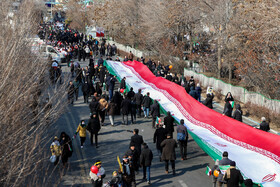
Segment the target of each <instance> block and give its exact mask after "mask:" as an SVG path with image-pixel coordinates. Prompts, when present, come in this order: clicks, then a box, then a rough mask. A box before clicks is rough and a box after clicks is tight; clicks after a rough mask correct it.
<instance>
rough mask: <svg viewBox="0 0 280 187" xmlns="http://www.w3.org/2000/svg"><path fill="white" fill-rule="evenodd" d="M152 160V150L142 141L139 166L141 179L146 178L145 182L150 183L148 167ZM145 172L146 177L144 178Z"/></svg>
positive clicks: (149, 167)
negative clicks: (141, 168)
mask: <svg viewBox="0 0 280 187" xmlns="http://www.w3.org/2000/svg"><path fill="white" fill-rule="evenodd" d="M152 160H153V152H152V151H151V150H150V149H149V147H148V145H147V144H146V143H143V150H142V153H141V155H140V166H143V179H144V180H147V183H148V184H150V183H151V180H150V176H151V175H150V169H151V165H152ZM146 174H147V178H146Z"/></svg>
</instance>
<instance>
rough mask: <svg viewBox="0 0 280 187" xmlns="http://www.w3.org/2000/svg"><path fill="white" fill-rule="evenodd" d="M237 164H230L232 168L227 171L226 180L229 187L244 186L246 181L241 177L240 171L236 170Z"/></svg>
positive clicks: (232, 162)
mask: <svg viewBox="0 0 280 187" xmlns="http://www.w3.org/2000/svg"><path fill="white" fill-rule="evenodd" d="M235 167H236V163H235V162H234V161H231V162H230V168H228V169H227V170H226V173H225V176H224V179H225V181H226V183H227V187H237V186H239V184H242V183H243V181H244V179H243V176H242V175H241V172H240V170H238V169H236V168H235Z"/></svg>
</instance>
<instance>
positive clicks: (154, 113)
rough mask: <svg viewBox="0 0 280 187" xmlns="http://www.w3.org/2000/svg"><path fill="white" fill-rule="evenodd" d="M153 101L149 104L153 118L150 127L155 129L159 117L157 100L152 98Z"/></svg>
mask: <svg viewBox="0 0 280 187" xmlns="http://www.w3.org/2000/svg"><path fill="white" fill-rule="evenodd" d="M154 101H155V102H154V104H152V106H151V116H152V118H153V121H152V128H154V129H155V128H156V127H155V124H156V120H157V117H160V107H159V104H158V101H157V100H154Z"/></svg>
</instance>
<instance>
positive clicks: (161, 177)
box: [48, 61, 213, 187]
mask: <svg viewBox="0 0 280 187" xmlns="http://www.w3.org/2000/svg"><path fill="white" fill-rule="evenodd" d="M87 64H88V61H86V62H81V66H82V67H84V66H86V65H87ZM63 71H64V72H65V71H69V69H68V68H67V67H64V68H63ZM88 118H89V107H88V104H85V103H83V97H82V93H81V92H80V96H79V98H78V101H76V102H75V103H74V105H73V106H69V108H68V109H67V111H66V112H65V114H64V115H62V116H61V118H60V119H59V120H58V121H57V122H56V124H55V125H54V127H53V128H52V129H51V130H50V132H48V133H50V134H55V135H59V134H60V132H62V131H65V132H66V133H67V134H69V135H71V136H72V135H73V134H74V132H75V130H76V128H77V126H78V124H79V122H80V120H82V119H85V120H88ZM115 121H116V126H115V127H112V126H111V125H109V119H108V117H107V116H106V119H105V126H102V128H101V130H100V134H99V142H100V143H99V146H100V147H99V148H95V146H91V145H90V141H89V134H87V139H86V143H85V146H84V148H83V149H81V148H80V140H79V138H76V139H75V140H74V141H73V146H74V153H73V155H72V157H71V158H70V160H69V161H70V162H69V163H70V164H69V168H68V170H67V171H63V172H59V171H62V165H60V166H59V168H56V169H55V170H54V172H53V176H56V178H60V179H61V180H60V182H59V184H58V186H91V184H90V179H89V176H88V174H89V171H90V167H91V166H92V164H93V163H94V162H95V160H97V159H100V160H102V163H103V167H104V169H105V170H106V174H107V176H106V177H105V180H104V181H108V180H110V178H111V176H112V172H113V171H114V170H118V163H117V159H116V158H117V156H120V157H122V156H123V154H124V153H125V152H126V150H127V149H128V145H129V143H130V137H131V136H132V133H131V132H128V131H127V130H133V129H135V128H138V129H139V131H140V132H139V134H140V135H142V136H143V138H144V141H145V142H146V143H147V144H148V146H149V147H150V148H151V149H152V151H153V154H154V160H153V163H152V167H151V183H152V184H150V185H148V184H147V183H146V182H144V181H142V177H143V175H142V170H141V169H140V171H141V172H139V174H138V175H136V182H137V186H166V187H173V186H174V187H175V186H176V187H196V186H197V187H201V186H206V187H207V186H209V187H210V186H212V183H211V178H209V177H208V176H206V174H205V170H206V166H207V165H210V166H212V165H213V160H212V159H211V158H210V157H209V156H208V155H207V154H206V153H204V152H203V151H202V150H201V149H200V148H199V147H198V145H197V144H196V143H195V142H194V141H193V139H192V138H190V140H189V143H188V160H185V161H181V160H177V161H176V176H173V175H172V174H165V169H164V163H163V162H160V161H159V157H158V154H157V151H156V147H155V144H154V143H153V139H152V138H153V134H154V129H152V127H151V126H152V122H151V119H144V118H140V119H137V123H136V124H133V125H132V124H130V125H128V126H124V125H121V117H120V116H116V118H115ZM174 137H176V134H174ZM50 139H51V138H50ZM177 158H180V155H179V148H177ZM51 167H53V166H52V165H51ZM170 170H171V169H170Z"/></svg>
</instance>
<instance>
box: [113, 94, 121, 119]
mask: <svg viewBox="0 0 280 187" xmlns="http://www.w3.org/2000/svg"><path fill="white" fill-rule="evenodd" d="M122 100H123V97H122V96H121V94H120V92H118V91H116V92H115V95H114V96H113V102H114V103H115V104H116V111H115V114H116V115H120V111H121V103H122Z"/></svg>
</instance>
